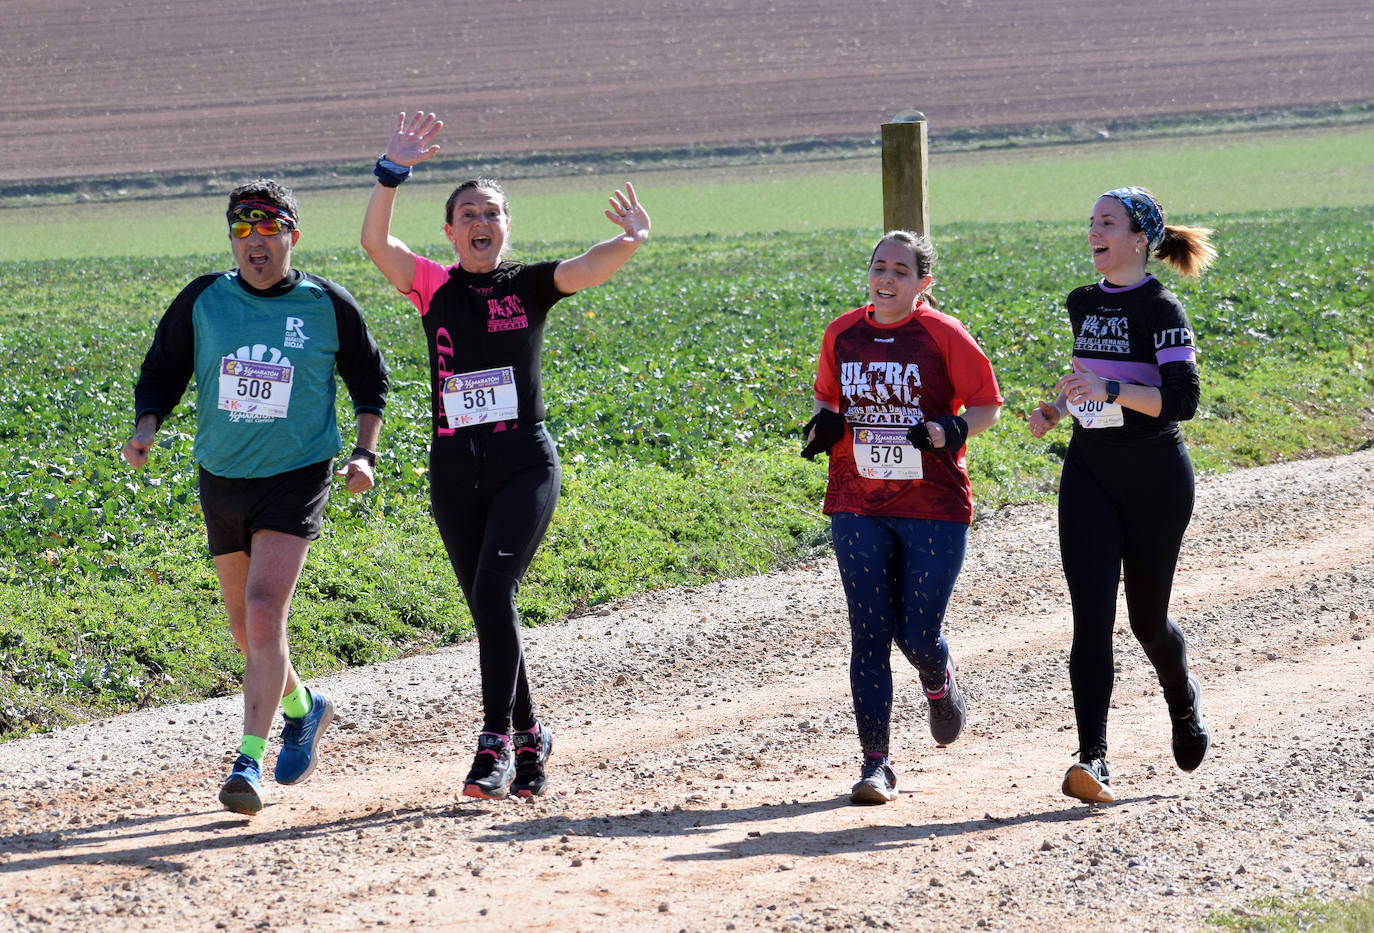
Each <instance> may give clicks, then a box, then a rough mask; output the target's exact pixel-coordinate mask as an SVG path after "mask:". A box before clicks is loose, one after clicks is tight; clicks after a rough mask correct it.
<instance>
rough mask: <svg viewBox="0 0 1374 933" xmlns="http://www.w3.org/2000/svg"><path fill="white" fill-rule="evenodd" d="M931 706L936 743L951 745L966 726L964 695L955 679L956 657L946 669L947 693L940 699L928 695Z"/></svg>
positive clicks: (927, 699) (932, 726)
mask: <svg viewBox="0 0 1374 933" xmlns="http://www.w3.org/2000/svg"><path fill="white" fill-rule="evenodd" d="M926 704H927V705H928V706H929V707H930V735H931V738H933V739H935V744H936V745H950V744H952V743H953V742H954V740H955V739H957V738H959V733H960V732H961V731H962V730H963V728H964V695H963V694H962V693H960V692H959V685H958V684H957V683H955V681H954V659H953V658H951V659H950V662H949V667H947V668H946V669H945V694H944V696H942V697H940V698H938V699H931V698H930V697H926Z"/></svg>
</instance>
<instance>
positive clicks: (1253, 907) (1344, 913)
mask: <svg viewBox="0 0 1374 933" xmlns="http://www.w3.org/2000/svg"><path fill="white" fill-rule="evenodd" d="M1207 924H1208V926H1213V927H1219V928H1221V929H1223V930H1243V931H1246V933H1369V931H1371V930H1374V890H1366V891H1365V892H1364V893H1363V894H1361V895H1360V896H1359V897H1357V898H1355V899H1354V900H1352V901H1339V900H1330V901H1318V900H1285V899H1283V898H1277V897H1265V898H1260V899H1259V900H1256V901H1254V902H1253V903H1251V904H1250V905H1248V906H1246V907H1239V908H1233V909H1232V910H1229V911H1225V912H1219V913H1213V914H1211V915H1210V916H1208V917H1207Z"/></svg>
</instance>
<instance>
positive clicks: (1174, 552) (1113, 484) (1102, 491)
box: [1059, 440, 1193, 754]
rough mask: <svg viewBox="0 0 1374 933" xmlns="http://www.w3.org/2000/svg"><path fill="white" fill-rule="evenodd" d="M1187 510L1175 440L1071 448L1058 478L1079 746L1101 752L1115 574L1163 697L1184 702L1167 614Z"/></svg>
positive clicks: (1184, 680)
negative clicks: (1071, 613) (1069, 604)
mask: <svg viewBox="0 0 1374 933" xmlns="http://www.w3.org/2000/svg"><path fill="white" fill-rule="evenodd" d="M1192 515H1193V464H1192V461H1191V460H1189V459H1188V450H1187V448H1186V447H1184V446H1183V442H1182V441H1179V442H1178V443H1176V444H1174V443H1166V444H1161V445H1157V446H1142V447H1108V446H1104V445H1100V444H1096V443H1086V444H1085V443H1080V442H1078V441H1077V440H1075V441H1074V442H1073V443H1071V444H1070V445H1069V451H1068V455H1067V456H1066V457H1065V458H1064V472H1063V474H1062V476H1061V477H1060V480H1059V549H1060V552H1061V554H1062V555H1063V559H1064V576H1065V578H1066V579H1067V580H1068V584H1069V596H1070V597H1071V599H1072V601H1073V648H1072V650H1071V651H1070V653H1069V680H1070V682H1071V683H1072V684H1073V709H1074V715H1075V717H1076V718H1077V721H1078V743H1079V746H1078V747H1079V750H1080V751H1081V752H1085V753H1086V752H1097V753H1102V754H1105V752H1106V749H1107V709H1108V707H1109V706H1110V704H1111V699H1112V680H1113V660H1112V627H1113V626H1114V624H1115V622H1116V592H1117V583H1118V581H1119V580H1121V579H1122V577H1123V575H1124V578H1125V589H1126V611H1127V615H1128V616H1129V617H1130V622H1131V631H1132V632H1133V633H1134V634H1135V637H1136V639H1137V640H1138V641H1139V642H1140V646H1141V647H1142V648H1144V649H1145V656H1146V657H1147V658H1149V660H1150V663H1151V664H1153V665H1154V668H1155V674H1156V675H1157V676H1158V678H1159V684H1160V686H1161V687H1162V688H1163V690H1164V700H1165V702H1166V703H1168V704H1169V705H1170V706H1171V707H1173V706H1178V705H1180V704H1185V703H1187V702H1188V698H1189V692H1188V656H1187V647H1186V645H1185V643H1184V640H1183V633H1182V632H1181V631H1180V630H1179V627H1178V626H1177V625H1176V624H1174V622H1173V621H1172V620H1171V619H1170V618H1169V615H1168V612H1169V595H1170V592H1171V591H1172V589H1173V582H1174V568H1175V566H1176V565H1177V563H1178V549H1179V545H1180V544H1181V543H1182V541H1183V532H1184V530H1185V529H1186V528H1187V527H1188V520H1189V519H1190V518H1192Z"/></svg>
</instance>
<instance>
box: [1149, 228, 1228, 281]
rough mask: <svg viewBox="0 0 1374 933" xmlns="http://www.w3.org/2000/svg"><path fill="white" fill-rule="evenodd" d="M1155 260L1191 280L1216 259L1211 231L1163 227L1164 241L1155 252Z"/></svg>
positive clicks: (1206, 229)
mask: <svg viewBox="0 0 1374 933" xmlns="http://www.w3.org/2000/svg"><path fill="white" fill-rule="evenodd" d="M1155 258H1156V259H1158V260H1159V261H1160V262H1162V263H1164V264H1165V265H1166V266H1168V267H1169V268H1171V269H1173V270H1174V271H1175V272H1177V273H1178V274H1179V275H1182V276H1185V277H1188V278H1191V277H1193V276H1196V275H1200V274H1202V272H1203V270H1205V269H1206V268H1207V267H1208V266H1210V265H1211V264H1212V262H1213V260H1215V259H1216V258H1217V249H1216V247H1215V246H1213V245H1212V231H1211V229H1210V228H1208V227H1174V226H1170V225H1168V224H1165V226H1164V239H1163V240H1162V241H1161V242H1160V244H1159V247H1158V248H1157V249H1156V250H1155Z"/></svg>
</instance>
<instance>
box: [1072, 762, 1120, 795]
mask: <svg viewBox="0 0 1374 933" xmlns="http://www.w3.org/2000/svg"><path fill="white" fill-rule="evenodd" d="M1103 754H1104V753H1102V752H1089V753H1088V754H1086V755H1080V756H1079V758H1078V764H1076V765H1074V766H1073V767H1071V768H1069V770H1068V773H1066V774H1065V775H1064V786H1063V788H1062V790H1063V791H1064V793H1065V795H1067V796H1069V797H1077V798H1078V799H1079V800H1081V801H1083V802H1084V803H1111V802H1112V801H1113V800H1115V799H1116V795H1115V794H1113V793H1112V789H1111V788H1110V787H1109V786H1108V781H1109V780H1110V778H1108V776H1107V759H1106V758H1104V757H1103Z"/></svg>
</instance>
